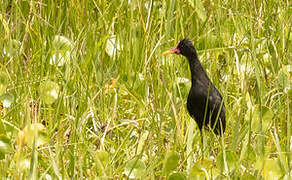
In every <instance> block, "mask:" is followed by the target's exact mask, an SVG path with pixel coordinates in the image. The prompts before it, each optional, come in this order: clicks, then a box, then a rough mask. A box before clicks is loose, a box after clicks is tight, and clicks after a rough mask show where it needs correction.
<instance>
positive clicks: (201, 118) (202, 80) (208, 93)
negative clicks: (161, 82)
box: [163, 39, 226, 135]
mask: <svg viewBox="0 0 292 180" xmlns="http://www.w3.org/2000/svg"><path fill="white" fill-rule="evenodd" d="M172 53H175V54H181V55H183V56H185V57H186V58H187V59H188V61H189V66H190V70H191V80H192V87H191V89H190V92H189V95H188V100H187V109H188V111H189V114H190V115H191V117H192V118H194V119H195V121H196V123H197V124H198V127H199V129H200V132H201V131H202V128H203V125H204V126H207V127H210V128H211V129H213V131H214V133H215V134H217V135H221V134H223V133H224V131H225V127H226V121H225V107H224V103H223V100H222V96H221V94H220V93H219V92H218V90H217V89H216V87H215V86H214V85H213V84H212V82H211V81H210V79H209V77H208V76H207V74H206V72H205V70H204V68H203V67H202V65H201V63H200V61H199V59H198V55H197V52H196V50H195V48H194V46H193V44H192V42H191V41H190V40H188V39H182V40H180V41H179V42H178V43H177V45H176V47H175V48H173V49H171V50H168V51H165V52H164V53H163V54H164V55H166V54H172Z"/></svg>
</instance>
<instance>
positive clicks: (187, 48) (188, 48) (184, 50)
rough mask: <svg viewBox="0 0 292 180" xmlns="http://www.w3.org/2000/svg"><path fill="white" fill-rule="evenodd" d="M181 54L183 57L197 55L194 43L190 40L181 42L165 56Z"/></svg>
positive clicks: (165, 53)
mask: <svg viewBox="0 0 292 180" xmlns="http://www.w3.org/2000/svg"><path fill="white" fill-rule="evenodd" d="M173 53H175V54H181V55H183V56H190V55H191V54H193V53H196V50H195V48H194V45H193V43H192V42H191V41H190V40H189V39H186V38H185V39H182V40H180V41H179V42H178V43H177V45H176V47H175V48H172V49H170V50H168V51H165V52H163V53H162V54H163V55H167V54H173Z"/></svg>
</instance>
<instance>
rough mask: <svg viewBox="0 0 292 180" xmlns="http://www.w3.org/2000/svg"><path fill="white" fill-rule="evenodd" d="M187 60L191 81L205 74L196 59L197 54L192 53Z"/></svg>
mask: <svg viewBox="0 0 292 180" xmlns="http://www.w3.org/2000/svg"><path fill="white" fill-rule="evenodd" d="M187 59H188V61H189V65H190V70H191V76H192V81H193V80H195V79H196V77H199V76H202V75H204V74H206V73H205V71H204V69H203V67H202V65H201V63H200V61H199V59H198V56H197V53H192V54H191V55H190V56H187Z"/></svg>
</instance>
